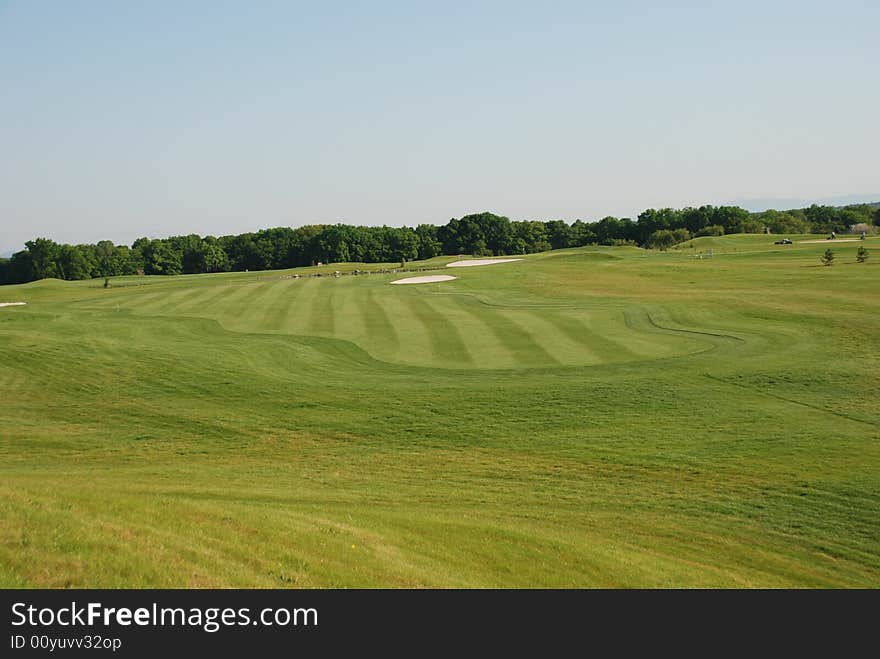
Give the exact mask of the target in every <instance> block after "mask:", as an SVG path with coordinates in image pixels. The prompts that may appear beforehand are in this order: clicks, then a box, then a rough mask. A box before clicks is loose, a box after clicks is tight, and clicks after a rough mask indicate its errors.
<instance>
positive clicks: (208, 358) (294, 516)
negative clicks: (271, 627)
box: [0, 236, 880, 587]
mask: <svg viewBox="0 0 880 659" xmlns="http://www.w3.org/2000/svg"><path fill="white" fill-rule="evenodd" d="M769 242H770V241H768V239H767V237H765V236H727V237H723V238H712V239H700V240H697V241H694V248H693V249H691V248H690V247H685V248H682V249H680V250H677V251H672V252H669V253H650V252H643V251H641V250H636V249H631V248H616V249H605V248H599V249H579V250H565V251H558V252H552V253H547V254H541V255H534V256H531V257H529V258H528V259H527V260H525V261H523V262H520V263H516V264H507V265H500V266H490V267H483V268H473V269H460V270H457V271H455V272H454V274H455V275H456V276H458V277H459V279H458V280H456V281H453V282H446V283H442V284H430V285H422V286H388V285H387V282H388V281H391V280H392V279H394V278H396V277H397V276H400V275H390V274H388V275H381V274H376V275H370V276H363V277H348V276H347V277H341V278H338V279H336V278H321V279H298V280H293V279H281V278H279V276H278V273H237V274H226V275H203V276H190V277H179V278H127V279H126V280H120V281H118V282H116V283H117V284H118V285H117V286H116V287H114V288H111V289H109V290H103V289H102V288H101V287H100V282H77V283H64V282H52V281H46V282H37V283H34V284H29V285H24V286H16V287H3V288H2V289H0V297H2V298H3V299H4V300H9V301H17V300H24V301H27V302H29V305H28V306H27V307H13V308H5V309H0V391H2V392H3V395H2V400H0V585H2V586H110V587H112V586H183V587H186V586H215V585H221V586H286V585H291V586H299V587H309V586H320V587H323V586H383V585H387V586H536V585H547V586H669V585H672V586H718V585H723V586H874V587H876V586H878V585H880V550H878V547H880V512H878V511H880V478H878V473H880V445H878V438H880V437H878V425H880V410H878V407H877V405H876V392H877V391H878V390H880V386H878V385H880V377H878V375H877V373H878V370H877V362H878V360H877V357H876V355H875V352H874V351H873V350H872V348H873V347H874V344H875V343H876V339H877V336H878V329H880V328H878V316H877V313H876V311H877V308H878V302H880V300H878V293H877V281H878V273H880V270H878V267H880V263H873V262H871V261H869V262H868V263H866V264H858V265H857V264H855V251H856V250H857V249H858V247H859V246H860V244H859V243H839V244H836V245H834V249H835V253H836V255H837V262H836V264H835V265H834V266H833V267H831V268H823V267H821V266H820V265H818V264H819V260H818V257H819V255H820V254H821V252H822V251H824V249H825V245H821V244H795V245H789V246H784V247H782V246H780V247H777V246H772V245H769V244H768V243H769ZM866 245H867V247H869V248H872V251H874V250H873V247H874V246H877V247H880V240H876V239H869V240H868V241H866ZM709 248H711V249H712V250H713V254H714V256H713V258H712V259H705V260H699V259H696V258H693V257H692V254H694V253H699V252H700V251H702V250H705V249H709ZM448 260H449V259H445V260H443V259H441V260H438V263H439V264H442V263H444V262H446V261H448ZM872 260H873V259H872ZM354 267H357V266H356V265H354V266H350V267H349V268H346V269H352V268H354ZM329 269H330V270H333V269H339V270H344V268H343V267H339V266H331V267H330V268H329ZM139 284H148V285H139Z"/></svg>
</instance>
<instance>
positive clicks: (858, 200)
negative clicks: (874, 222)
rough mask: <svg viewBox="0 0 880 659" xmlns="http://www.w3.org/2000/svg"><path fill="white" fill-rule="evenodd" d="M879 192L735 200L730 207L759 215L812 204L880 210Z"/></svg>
mask: <svg viewBox="0 0 880 659" xmlns="http://www.w3.org/2000/svg"><path fill="white" fill-rule="evenodd" d="M878 200H880V192H875V193H871V194H862V195H855V194H852V195H844V196H840V197H824V198H819V199H772V198H764V199H760V198H759V199H737V200H735V201H732V202H730V203H731V205H734V206H739V207H740V208H745V209H746V210H747V211H751V212H752V213H760V212H761V211H766V210H770V209H771V208H772V209H774V210H778V211H782V210H790V209H792V208H807V207H808V206H811V205H813V204H816V205H818V206H837V207H838V208H839V207H841V206H849V205H850V204H865V203H867V204H869V205H871V206H873V207H874V208H880V201H878Z"/></svg>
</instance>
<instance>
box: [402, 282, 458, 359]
mask: <svg viewBox="0 0 880 659" xmlns="http://www.w3.org/2000/svg"><path fill="white" fill-rule="evenodd" d="M406 293H408V295H406V296H405V297H403V298H402V299H403V301H404V303H405V304H407V306H408V307H409V309H410V311H411V312H412V315H413V317H414V318H415V319H416V320H418V321H419V322H420V323H422V325H424V327H425V331H426V333H427V335H428V341H429V345H430V353H429V354H430V355H431V357H432V358H433V360H435V361H437V362H438V363H441V364H445V365H449V363H450V362H454V363H455V364H456V365H460V366H471V365H473V363H474V359H473V357H472V356H471V354H470V352H469V351H468V349H467V345H465V342H464V341H463V340H462V337H461V334H460V332H459V330H458V328H457V327H456V326H455V323H452V322H450V321H449V319H447V318H446V315H445V314H444V313H443V312H442V311H439V312H438V311H437V309H436V308H435V307H434V306H432V304H431V303H430V302H429V301H428V299H426V297H425V295H424V294H423V293H420V292H419V291H417V290H413V291H406Z"/></svg>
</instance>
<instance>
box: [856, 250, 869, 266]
mask: <svg viewBox="0 0 880 659" xmlns="http://www.w3.org/2000/svg"><path fill="white" fill-rule="evenodd" d="M867 260H868V250H866V249H865V248H864V247H859V251H858V252H857V253H856V261H858V262H859V263H864V262H865V261H867Z"/></svg>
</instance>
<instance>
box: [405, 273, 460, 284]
mask: <svg viewBox="0 0 880 659" xmlns="http://www.w3.org/2000/svg"><path fill="white" fill-rule="evenodd" d="M452 279H458V277H450V276H449V275H425V276H424V277H407V278H406V279H396V280H395V281H393V282H391V283H392V284H430V283H432V282H435V281H450V280H452Z"/></svg>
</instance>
